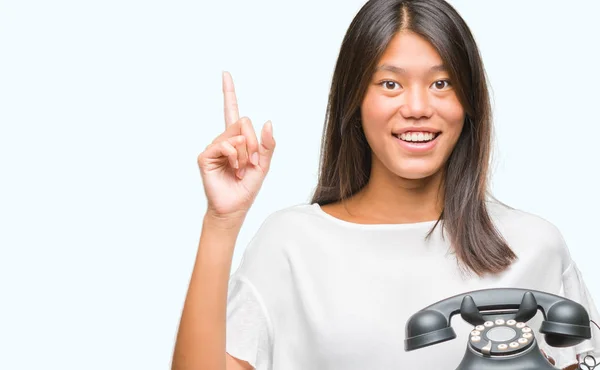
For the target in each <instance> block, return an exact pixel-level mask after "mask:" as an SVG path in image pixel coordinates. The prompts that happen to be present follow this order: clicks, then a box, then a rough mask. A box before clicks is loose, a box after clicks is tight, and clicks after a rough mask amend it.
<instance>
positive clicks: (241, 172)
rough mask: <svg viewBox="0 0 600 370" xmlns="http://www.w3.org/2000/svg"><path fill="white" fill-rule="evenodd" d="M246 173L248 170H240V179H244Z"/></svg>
mask: <svg viewBox="0 0 600 370" xmlns="http://www.w3.org/2000/svg"><path fill="white" fill-rule="evenodd" d="M245 173H246V169H245V168H242V169H241V170H240V178H242V177H244V174H245Z"/></svg>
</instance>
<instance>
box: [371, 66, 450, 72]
mask: <svg viewBox="0 0 600 370" xmlns="http://www.w3.org/2000/svg"><path fill="white" fill-rule="evenodd" d="M377 71H390V72H393V73H397V74H405V73H406V69H404V68H400V67H396V66H392V65H387V64H382V65H380V66H379V67H377V68H376V69H375V72H377ZM429 72H448V69H447V68H446V66H445V65H443V64H439V65H435V66H433V67H431V68H430V69H429Z"/></svg>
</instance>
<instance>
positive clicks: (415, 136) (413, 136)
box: [400, 132, 435, 141]
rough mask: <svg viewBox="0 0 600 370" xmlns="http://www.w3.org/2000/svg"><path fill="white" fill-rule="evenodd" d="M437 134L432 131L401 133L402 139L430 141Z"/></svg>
mask: <svg viewBox="0 0 600 370" xmlns="http://www.w3.org/2000/svg"><path fill="white" fill-rule="evenodd" d="M434 137H435V134H433V133H431V132H409V133H405V134H400V139H402V140H404V141H430V140H433V138H434Z"/></svg>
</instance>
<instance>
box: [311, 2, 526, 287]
mask: <svg viewBox="0 0 600 370" xmlns="http://www.w3.org/2000/svg"><path fill="white" fill-rule="evenodd" d="M403 30H409V31H412V32H413V33H415V34H418V35H420V36H422V37H423V38H425V39H426V40H427V41H429V42H430V43H431V45H433V47H434V48H435V49H436V50H437V52H438V53H439V55H440V57H441V58H442V60H443V61H444V64H445V65H446V67H447V68H448V71H449V74H450V79H451V80H452V81H453V85H454V89H455V91H456V94H457V97H458V99H459V101H460V103H461V104H462V106H463V108H464V110H465V122H464V126H463V130H462V133H461V135H460V137H459V139H458V142H457V144H456V146H455V148H454V149H453V151H452V154H451V155H450V157H449V159H448V161H447V163H446V164H445V168H444V179H443V186H444V189H443V192H444V208H443V211H442V213H441V215H440V218H439V219H438V222H436V224H435V225H434V227H433V228H432V230H431V231H430V233H429V234H428V235H427V236H430V235H431V232H433V230H434V229H435V227H436V226H437V225H438V223H439V222H441V223H442V225H443V227H444V229H445V230H446V231H447V232H448V234H449V235H450V240H451V244H452V246H453V251H454V253H455V254H456V256H457V259H458V261H459V262H462V265H463V267H464V266H466V267H467V268H468V269H470V270H471V271H473V272H475V273H476V274H478V275H480V276H481V275H483V274H485V273H498V272H501V271H504V270H505V269H506V268H507V267H508V266H510V264H511V263H512V262H513V261H514V260H515V259H516V255H515V254H514V252H513V251H512V250H511V249H510V247H509V246H508V245H507V243H506V241H505V240H504V239H503V237H502V236H501V235H500V233H499V232H498V231H497V230H496V228H495V227H494V224H493V222H492V220H491V218H490V215H489V214H488V210H487V207H486V200H487V197H488V196H491V194H490V192H489V189H488V177H489V162H490V152H491V145H492V117H491V105H490V97H489V92H488V87H487V78H486V74H485V70H484V67H483V62H482V60H481V56H480V54H479V49H478V47H477V44H476V42H475V40H474V38H473V35H472V34H471V31H470V30H469V27H468V26H467V25H466V23H465V22H464V20H463V19H462V18H461V16H460V15H459V14H458V12H457V11H456V10H455V9H454V8H453V7H452V6H451V5H450V4H448V3H447V2H445V1H443V0H370V1H369V2H367V3H366V4H365V5H364V6H363V7H362V8H361V10H360V11H359V12H358V14H357V15H356V17H355V18H354V19H353V21H352V23H351V24H350V27H349V28H348V31H347V33H346V35H345V37H344V40H343V42H342V46H341V49H340V53H339V57H338V60H337V64H336V66H335V71H334V75H333V80H332V83H331V90H330V93H329V101H328V106H327V114H326V118H325V128H324V132H323V143H322V148H321V163H320V166H319V180H318V184H317V188H316V190H315V193H314V195H313V198H312V203H318V204H320V205H325V204H328V203H332V202H337V201H343V200H345V199H347V198H349V197H351V196H352V195H353V194H355V193H356V192H358V191H359V190H361V189H362V188H363V187H364V186H365V185H366V184H367V182H368V181H369V177H370V173H371V149H370V147H369V145H368V143H367V140H366V138H365V134H364V132H363V129H362V126H361V125H360V124H357V122H360V106H361V102H362V100H363V98H364V95H365V93H366V90H367V86H368V84H369V81H370V80H371V78H372V75H373V73H374V69H375V67H376V64H377V62H378V61H379V60H380V58H381V56H382V55H383V53H384V51H385V50H386V48H387V45H388V44H389V42H390V40H391V39H392V37H393V36H394V35H395V34H397V33H398V32H400V31H403Z"/></svg>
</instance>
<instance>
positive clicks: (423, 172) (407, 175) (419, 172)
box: [394, 167, 439, 180]
mask: <svg viewBox="0 0 600 370" xmlns="http://www.w3.org/2000/svg"><path fill="white" fill-rule="evenodd" d="M438 170H439V169H438V168H431V167H427V168H403V169H397V170H396V171H394V174H395V175H396V176H398V177H400V178H403V179H407V180H423V179H427V178H430V177H432V176H433V175H435V174H436V173H438Z"/></svg>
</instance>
